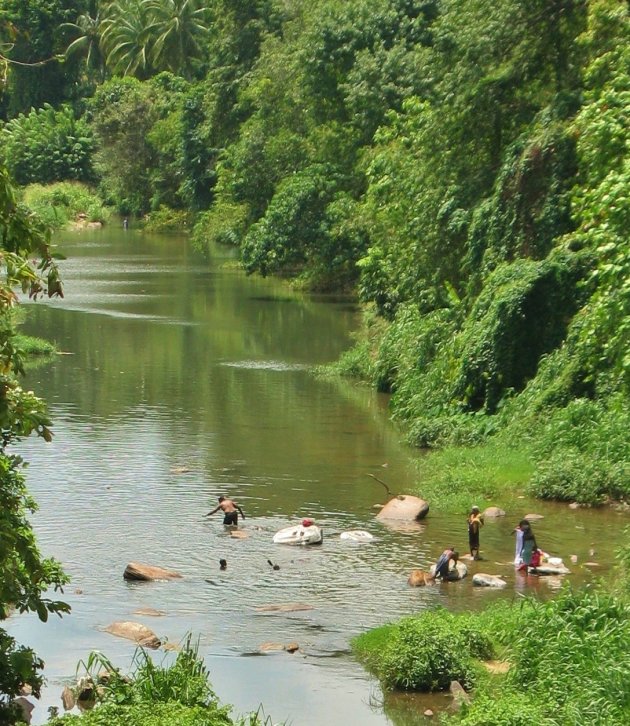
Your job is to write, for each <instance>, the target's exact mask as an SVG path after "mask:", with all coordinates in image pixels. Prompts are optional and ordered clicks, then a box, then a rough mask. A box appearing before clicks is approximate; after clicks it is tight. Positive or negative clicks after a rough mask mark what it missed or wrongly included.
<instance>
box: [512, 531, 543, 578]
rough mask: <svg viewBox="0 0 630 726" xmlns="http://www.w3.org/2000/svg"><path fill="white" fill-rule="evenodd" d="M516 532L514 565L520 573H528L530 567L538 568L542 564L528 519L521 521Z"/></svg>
mask: <svg viewBox="0 0 630 726" xmlns="http://www.w3.org/2000/svg"><path fill="white" fill-rule="evenodd" d="M514 531H515V532H516V551H515V557H514V565H515V566H516V567H517V568H518V571H519V572H525V573H526V572H527V569H528V568H529V567H537V566H538V565H539V564H540V556H539V554H538V545H537V544H536V537H535V536H534V532H533V531H532V525H531V524H530V523H529V522H528V521H527V520H526V519H521V521H520V522H519V523H518V526H517V527H516V529H515V530H514Z"/></svg>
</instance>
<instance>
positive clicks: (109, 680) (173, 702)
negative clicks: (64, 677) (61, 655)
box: [48, 636, 272, 726]
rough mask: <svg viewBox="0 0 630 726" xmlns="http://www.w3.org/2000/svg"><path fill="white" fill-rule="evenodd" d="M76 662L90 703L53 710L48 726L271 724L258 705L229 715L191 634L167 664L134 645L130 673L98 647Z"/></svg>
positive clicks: (243, 725) (239, 725)
mask: <svg viewBox="0 0 630 726" xmlns="http://www.w3.org/2000/svg"><path fill="white" fill-rule="evenodd" d="M81 666H83V670H84V671H85V674H86V675H85V676H84V679H85V681H84V682H86V683H88V684H89V683H91V684H94V686H95V687H96V689H95V692H96V703H95V705H94V707H93V708H92V709H91V710H88V711H85V712H84V713H82V714H78V715H74V714H66V715H64V716H57V715H53V716H51V718H50V720H49V721H48V724H49V726H272V724H271V720H270V718H268V717H265V716H264V714H262V710H259V711H258V712H256V713H252V714H249V715H248V716H245V717H242V718H237V719H236V720H233V719H232V717H231V710H232V708H231V707H230V706H224V705H221V704H220V703H219V700H218V698H217V696H216V694H215V693H214V691H213V690H212V686H211V684H210V678H209V672H208V670H207V668H206V666H205V664H204V662H203V659H202V658H201V657H200V656H199V652H198V646H197V645H196V644H194V643H193V642H192V638H191V637H190V636H188V637H187V638H186V639H185V641H184V642H183V643H182V648H181V650H180V651H179V653H178V654H177V657H176V658H175V661H174V662H172V663H170V664H164V663H162V664H156V663H154V662H153V660H152V659H151V656H150V655H149V654H148V653H147V652H146V651H145V650H144V649H142V648H139V649H138V650H137V651H136V654H135V656H134V658H133V667H132V673H131V674H130V675H129V676H127V675H125V674H123V673H121V671H120V670H119V669H118V668H116V667H115V666H114V665H113V664H112V663H111V661H110V660H109V659H108V658H106V657H105V656H104V655H102V654H101V653H97V652H94V653H92V654H91V655H90V657H89V658H88V660H87V663H80V664H79V667H81ZM77 673H79V668H78V669H77Z"/></svg>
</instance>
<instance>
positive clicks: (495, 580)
mask: <svg viewBox="0 0 630 726" xmlns="http://www.w3.org/2000/svg"><path fill="white" fill-rule="evenodd" d="M472 584H473V585H475V586H476V587H507V582H506V581H505V580H504V579H503V578H502V577H497V575H486V574H485V572H476V573H475V574H474V575H473V577H472Z"/></svg>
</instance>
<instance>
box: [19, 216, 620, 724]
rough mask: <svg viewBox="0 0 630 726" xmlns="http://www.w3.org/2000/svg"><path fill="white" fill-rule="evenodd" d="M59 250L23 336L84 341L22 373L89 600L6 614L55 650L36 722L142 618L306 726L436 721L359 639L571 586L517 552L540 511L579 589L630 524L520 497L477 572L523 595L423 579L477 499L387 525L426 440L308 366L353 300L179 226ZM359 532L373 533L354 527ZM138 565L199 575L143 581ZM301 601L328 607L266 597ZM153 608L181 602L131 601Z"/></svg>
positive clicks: (41, 515) (349, 322)
mask: <svg viewBox="0 0 630 726" xmlns="http://www.w3.org/2000/svg"><path fill="white" fill-rule="evenodd" d="M59 245H60V249H61V251H62V252H64V253H65V254H66V255H67V257H68V259H67V260H66V261H65V262H63V263H62V273H63V277H64V280H65V286H66V287H65V291H66V297H65V299H64V300H62V301H52V302H42V303H38V304H37V305H28V308H29V318H28V322H27V325H26V326H25V328H26V332H28V333H32V334H39V335H42V336H44V337H48V338H51V339H54V340H55V341H56V343H57V344H58V346H59V348H60V349H61V350H63V351H64V352H65V353H67V355H62V356H58V357H57V358H55V360H54V361H53V362H51V363H48V364H46V365H44V366H42V367H39V368H37V369H35V370H33V371H31V372H30V373H29V376H28V380H27V385H28V387H31V388H33V389H34V390H35V391H36V392H37V393H38V394H39V395H41V396H42V397H43V398H45V399H46V400H47V401H48V403H49V406H50V410H51V413H52V416H53V420H54V422H55V426H54V429H53V430H54V433H55V436H54V440H53V442H52V443H51V444H44V443H43V442H42V441H41V440H29V441H26V442H24V444H23V445H21V446H20V451H21V452H22V453H23V454H24V456H25V458H26V459H27V460H28V461H29V462H30V466H29V469H28V471H27V476H28V482H29V487H30V489H31V491H32V493H33V494H34V496H35V498H36V499H37V501H38V503H39V505H40V510H39V511H38V513H37V514H36V515H35V516H34V518H33V522H34V526H35V529H36V532H37V535H38V539H39V543H40V547H41V549H42V551H43V552H44V553H45V554H46V555H53V556H55V557H57V558H58V559H60V560H61V561H62V562H63V564H64V567H65V568H66V571H67V572H68V573H69V574H70V575H71V577H72V584H71V585H70V586H69V587H68V588H67V590H66V594H65V599H66V600H67V601H68V602H69V603H70V604H71V605H72V614H71V615H70V616H68V617H64V618H63V619H58V618H53V619H51V621H50V622H49V623H47V624H41V623H39V622H38V621H37V619H36V618H34V617H32V616H25V617H14V618H12V619H11V620H10V621H9V622H8V629H9V631H10V632H11V633H12V634H14V635H15V636H16V637H17V638H18V640H19V641H20V642H23V643H27V644H29V645H32V646H33V647H34V648H35V650H36V651H37V652H38V654H39V655H41V656H42V657H43V658H44V660H45V662H46V676H47V678H48V687H47V688H46V690H45V691H44V693H43V696H42V699H41V702H40V704H39V705H38V707H37V709H36V711H35V714H34V723H43V722H44V721H45V719H46V708H47V707H48V706H49V705H60V693H61V690H62V688H63V684H64V683H66V682H67V681H69V680H71V679H72V677H73V675H74V672H75V666H76V664H77V662H78V661H79V660H80V659H81V658H86V657H87V655H88V653H89V652H90V650H92V649H99V650H102V651H103V652H104V653H105V654H107V655H108V656H109V657H110V658H111V659H112V660H113V661H114V662H116V663H117V664H119V665H121V666H123V667H127V666H128V665H129V663H130V660H131V656H132V654H133V652H134V646H133V644H132V643H130V642H128V641H125V640H122V639H118V638H115V637H113V636H111V635H109V634H107V633H104V632H103V631H102V628H104V627H105V626H107V625H108V624H110V623H112V622H114V621H117V620H136V621H140V622H143V623H145V624H146V625H148V626H149V627H151V628H152V629H153V630H155V632H156V633H157V634H158V635H159V636H160V637H162V638H167V639H168V640H170V641H174V642H179V641H180V640H181V639H182V638H184V637H185V635H186V633H188V632H191V633H193V634H194V637H195V638H197V637H198V638H199V644H200V651H201V653H202V654H203V655H204V657H205V659H206V663H207V665H208V667H209V669H210V672H211V679H212V683H213V686H214V688H215V691H216V693H217V694H218V696H219V698H220V699H221V700H222V701H224V702H229V703H233V704H234V705H235V711H236V713H245V712H248V711H251V710H255V709H256V708H257V707H258V706H259V705H260V704H261V703H262V704H264V709H265V713H266V714H270V715H271V716H272V718H273V719H274V721H286V722H288V723H293V724H296V725H299V726H310V725H313V726H315V724H322V723H327V724H331V725H332V726H335V725H336V724H339V725H341V724H354V723H357V724H358V723H361V724H386V723H395V724H399V725H400V726H403V725H411V724H415V723H423V718H422V716H421V715H419V714H421V713H422V710H420V711H418V710H417V708H416V706H417V704H418V698H417V697H414V696H399V697H396V696H392V695H391V694H387V697H386V698H385V696H384V695H383V694H382V693H381V691H380V689H379V687H378V685H376V684H375V683H374V682H373V680H372V679H371V678H370V677H369V676H368V675H367V674H366V673H365V672H364V671H363V669H362V668H361V667H360V666H359V665H358V664H357V663H356V662H355V661H354V660H353V658H352V656H351V654H350V651H349V640H350V638H351V637H352V636H354V635H356V634H358V633H361V632H363V631H364V630H366V629H368V628H371V627H373V626H376V625H379V624H382V623H384V622H387V621H390V620H394V619H396V618H398V617H400V616H402V615H406V614H409V613H413V612H417V611H419V610H422V609H425V608H428V607H433V606H435V605H436V604H443V605H447V606H448V607H451V608H454V609H467V608H479V607H483V606H484V605H485V604H486V603H488V602H490V601H492V600H493V599H496V598H518V597H520V596H521V595H522V594H530V593H538V594H539V595H540V596H543V597H547V596H549V595H551V594H553V592H554V591H555V589H557V588H558V587H559V586H560V584H561V583H560V581H559V580H558V579H556V578H522V577H518V576H515V574H514V572H513V568H512V566H511V565H510V561H511V559H512V556H513V540H512V534H511V532H512V528H513V526H514V524H515V523H516V521H518V519H520V518H521V517H522V516H523V514H525V513H527V512H531V511H534V512H539V513H541V514H543V515H544V516H545V518H544V519H543V520H541V521H540V522H538V523H536V524H535V525H534V528H535V531H536V534H537V536H538V539H539V544H540V545H541V546H542V547H543V548H544V549H546V550H547V551H549V552H552V553H553V554H556V555H560V556H563V557H564V558H565V561H566V562H567V563H569V557H570V555H572V554H573V555H576V556H577V557H578V563H577V564H575V565H574V564H571V565H570V566H571V568H572V570H573V574H572V575H571V576H570V578H571V580H572V581H574V582H582V581H584V580H586V579H589V578H590V577H591V576H592V575H591V573H592V572H595V571H596V572H597V573H598V574H599V573H602V574H606V572H607V571H608V568H607V565H609V564H610V561H611V553H612V551H613V549H614V545H615V533H616V532H617V531H618V529H619V527H620V526H621V525H622V524H624V523H625V522H626V521H627V517H626V516H625V515H620V514H616V513H613V512H610V511H605V512H599V511H598V512H595V511H590V510H578V511H571V510H568V508H567V507H566V506H560V505H549V504H546V505H544V504H542V503H531V502H528V501H527V500H515V501H514V502H507V503H503V505H504V507H505V508H506V509H508V512H509V516H508V517H506V518H502V519H499V520H496V521H488V522H487V523H486V526H485V527H484V529H483V531H482V550H483V554H484V557H485V558H486V559H485V560H484V561H483V562H479V563H474V564H473V565H472V566H471V571H472V572H474V571H484V572H491V573H499V574H505V575H506V577H507V579H508V582H509V587H508V588H507V589H506V590H503V591H500V592H498V591H492V592H490V591H487V590H477V589H473V588H472V586H471V584H470V579H468V580H466V581H464V582H462V583H450V584H445V585H442V586H437V587H432V588H419V589H412V588H409V587H408V586H407V582H406V580H407V576H408V574H409V571H410V570H411V569H412V568H414V567H424V568H426V567H428V566H429V564H430V563H431V562H433V561H434V560H435V559H436V557H437V555H438V554H439V553H440V552H441V550H442V549H444V546H446V545H449V544H451V543H453V544H455V545H456V546H458V547H459V548H460V549H461V550H462V551H465V545H466V527H465V513H461V512H444V511H439V508H438V507H435V506H434V507H433V510H432V512H431V513H430V515H429V518H428V519H427V520H426V522H425V523H423V524H416V525H407V526H398V527H391V526H387V525H384V524H381V523H378V522H376V520H375V519H374V513H375V511H376V510H375V509H374V506H375V505H376V504H378V503H382V502H383V501H384V500H385V499H386V492H385V490H384V488H383V487H381V486H380V485H379V484H378V483H377V482H375V481H374V479H372V478H370V477H369V476H368V474H374V475H376V476H377V477H379V478H381V479H383V480H384V481H386V482H387V483H388V484H389V485H390V487H391V488H392V490H393V491H396V492H408V491H414V490H415V488H416V486H417V480H416V475H415V467H414V462H415V459H416V458H417V457H418V456H420V455H421V454H419V453H418V452H415V451H413V450H410V449H408V448H405V447H404V446H403V445H402V444H401V443H400V442H399V437H398V435H397V432H396V431H395V429H394V428H393V427H392V425H391V424H390V423H389V421H388V419H387V412H386V406H387V400H386V398H385V397H383V396H379V395H377V394H375V393H373V392H371V391H369V390H367V389H364V388H361V387H357V386H353V385H351V384H348V383H345V382H339V381H330V380H325V379H321V378H317V377H314V376H313V375H312V374H311V372H310V368H311V366H313V365H316V364H321V363H326V362H329V361H332V360H335V359H336V357H337V356H338V355H339V354H340V352H342V351H343V350H344V349H346V348H348V347H349V346H350V344H351V336H352V332H353V331H354V330H355V329H356V328H357V327H358V324H359V319H358V314H357V312H356V310H355V309H354V308H353V306H352V305H351V304H349V303H348V302H347V301H344V300H339V299H332V298H329V299H327V298H325V297H321V296H320V297H315V298H309V297H305V296H302V295H299V294H297V293H293V292H291V291H290V290H288V289H287V287H286V286H284V285H283V284H282V283H280V282H278V281H274V280H261V279H257V278H247V277H245V276H244V275H243V274H242V273H241V272H239V271H237V270H235V269H234V268H233V267H232V266H230V265H226V264H225V263H226V262H229V257H230V255H229V251H217V253H216V254H215V255H214V257H213V259H212V260H210V262H207V261H204V260H202V259H200V258H199V257H197V256H196V255H194V254H193V253H191V251H190V248H189V245H188V243H187V242H186V241H185V240H183V239H177V238H160V237H152V236H145V235H141V234H140V233H135V232H133V231H131V230H130V231H128V232H126V233H122V232H120V231H104V232H93V233H89V234H82V235H75V236H72V237H66V238H63V239H61V240H60V241H59ZM222 493H224V494H227V495H229V496H231V497H233V498H234V499H236V500H237V501H238V503H239V504H240V505H241V506H242V508H243V509H244V511H245V514H246V519H245V521H244V522H242V523H241V527H240V529H241V530H242V531H243V532H244V533H246V534H247V537H246V538H245V539H234V538H232V537H230V536H229V533H228V532H227V531H226V530H225V528H224V527H223V526H222V524H221V518H220V515H219V514H216V515H214V517H212V518H208V519H206V518H204V517H203V516H202V515H203V514H205V513H206V512H207V511H209V510H210V509H212V508H214V506H215V503H216V497H217V496H218V495H219V494H222ZM479 504H480V505H483V506H485V505H487V504H494V502H485V503H484V502H479ZM304 516H310V517H313V518H314V519H315V520H316V522H317V523H318V524H319V525H321V526H322V527H323V528H324V533H325V539H324V543H323V545H322V546H320V547H312V548H293V547H287V546H282V545H273V544H272V543H271V538H272V535H273V534H274V532H276V531H277V530H278V529H280V528H282V527H285V526H287V525H288V524H291V523H293V522H297V521H299V520H300V519H301V518H302V517H304ZM355 528H356V529H366V530H368V531H370V532H372V534H374V535H375V540H374V541H373V542H371V543H368V544H357V543H353V542H347V541H342V540H340V539H339V537H338V534H339V533H340V532H341V531H343V530H345V529H355ZM592 550H595V552H594V553H593V554H591V551H592ZM220 558H225V559H226V560H227V561H228V567H227V570H226V571H220V570H219V565H218V561H219V559H220ZM268 559H271V560H272V562H274V563H276V564H278V565H279V566H280V569H279V570H277V571H276V570H273V569H272V568H271V567H270V566H269V564H268V563H267V560H268ZM129 561H140V562H148V563H151V564H156V565H160V566H164V567H168V568H172V569H175V570H178V571H179V572H181V573H182V574H183V575H184V578H183V579H182V580H179V581H173V582H167V583H128V582H126V581H124V580H123V578H122V573H123V571H124V568H125V565H126V564H127V562H129ZM588 561H594V562H597V565H590V566H585V564H584V563H586V562H588ZM287 603H303V604H307V605H309V606H311V609H308V610H299V611H295V612H270V611H265V610H260V609H258V608H261V607H263V606H266V605H279V604H287ZM147 607H150V608H155V609H157V610H161V611H164V613H165V614H164V615H163V616H162V617H155V618H152V617H149V616H139V615H134V611H135V610H137V609H139V608H147ZM269 641H275V642H279V643H288V642H290V641H297V642H298V643H299V645H300V651H299V652H298V653H295V654H292V655H291V654H288V653H286V652H272V653H268V654H265V655H261V654H260V650H259V646H260V645H261V644H262V643H265V642H269ZM165 657H166V658H172V655H166V656H165ZM158 658H161V655H158ZM419 702H420V704H421V706H422V709H424V707H426V705H427V704H428V705H430V706H432V707H433V705H434V704H437V705H438V707H439V706H440V705H442V704H443V701H442V700H441V699H440V697H437V700H436V698H435V697H432V698H429V699H425V700H422V699H420V701H419Z"/></svg>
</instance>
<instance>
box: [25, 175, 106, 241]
mask: <svg viewBox="0 0 630 726" xmlns="http://www.w3.org/2000/svg"><path fill="white" fill-rule="evenodd" d="M23 201H24V203H25V204H26V205H27V206H28V207H29V208H30V209H32V210H33V211H34V212H35V213H36V214H37V215H38V217H39V218H40V219H41V220H42V221H43V222H44V224H46V225H47V226H49V227H51V228H52V229H64V228H66V227H68V226H70V225H71V224H73V223H74V222H76V221H77V220H78V219H79V215H85V216H84V217H82V219H84V220H85V221H86V222H101V223H103V224H104V223H107V222H109V221H110V219H111V216H112V212H111V210H110V209H109V208H108V207H106V206H105V205H104V204H103V202H102V201H101V199H100V198H99V196H98V195H97V194H96V193H95V192H93V191H92V190H91V189H90V187H89V186H87V185H86V184H82V183H80V182H55V183H54V184H48V185H42V184H29V185H28V186H27V187H25V188H24V190H23Z"/></svg>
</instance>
